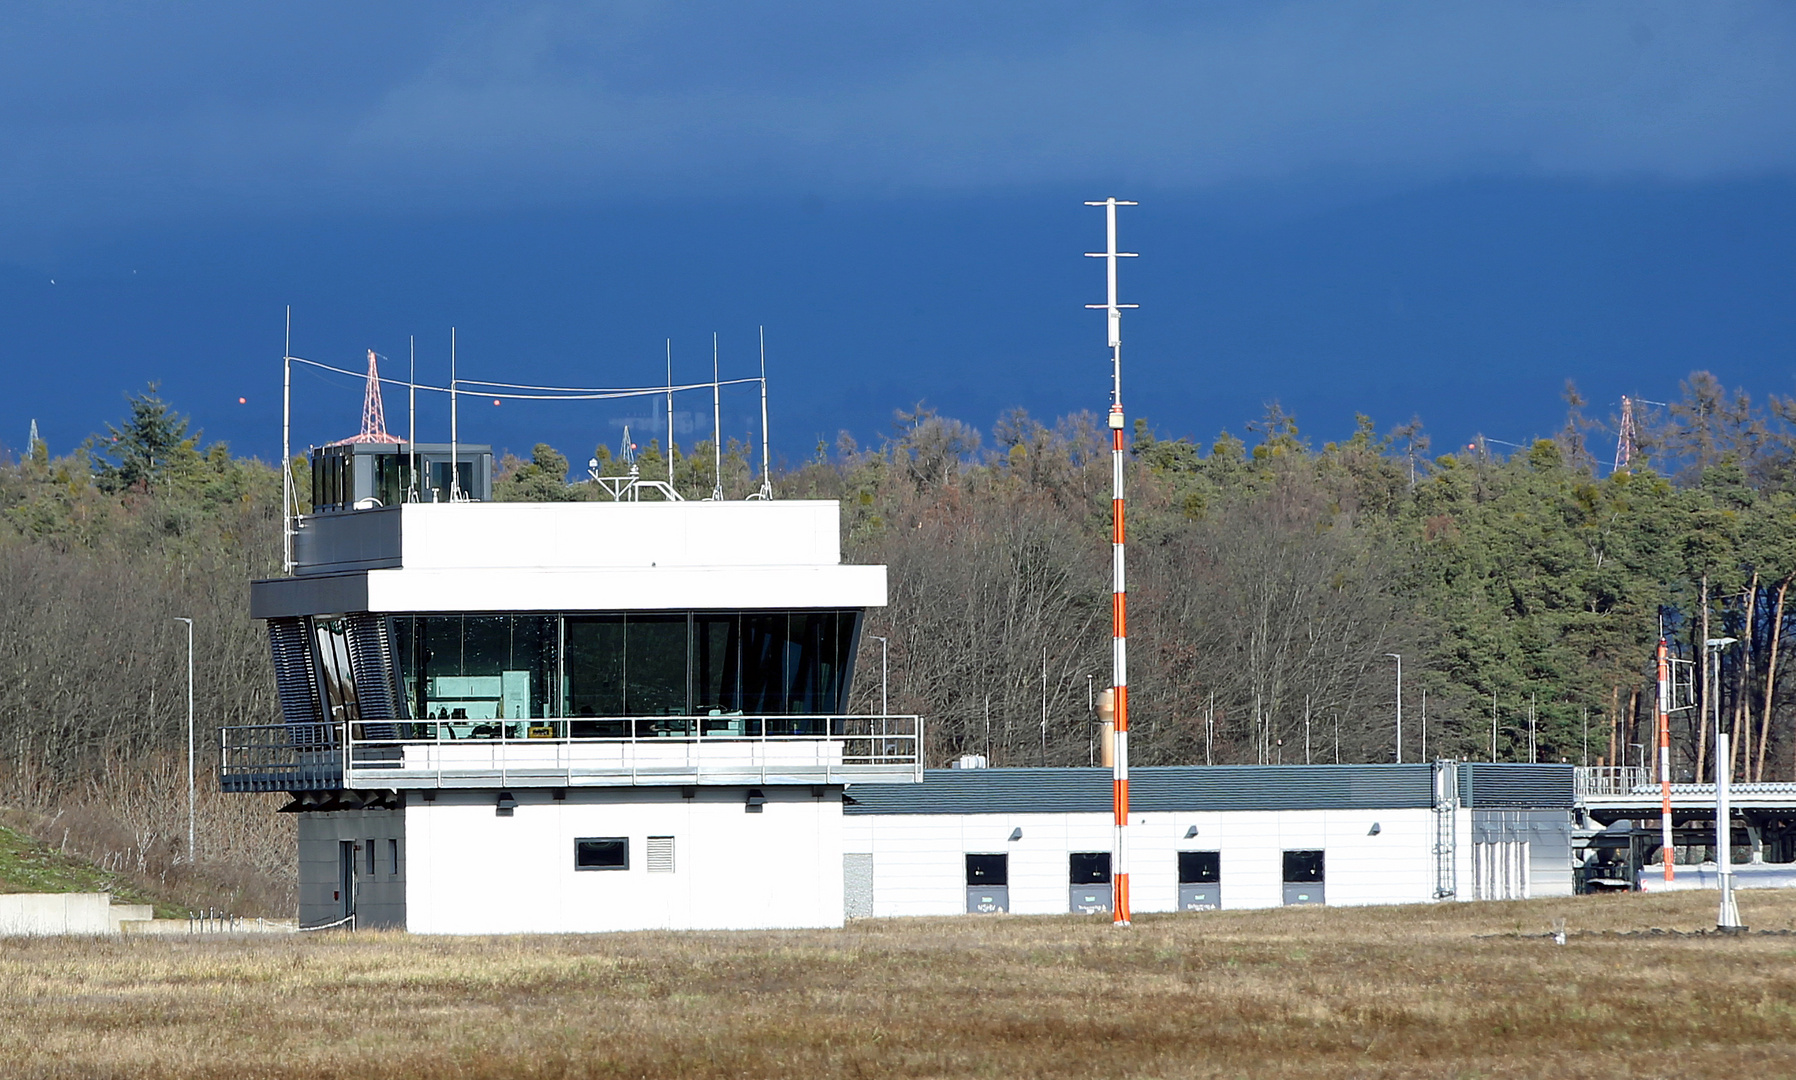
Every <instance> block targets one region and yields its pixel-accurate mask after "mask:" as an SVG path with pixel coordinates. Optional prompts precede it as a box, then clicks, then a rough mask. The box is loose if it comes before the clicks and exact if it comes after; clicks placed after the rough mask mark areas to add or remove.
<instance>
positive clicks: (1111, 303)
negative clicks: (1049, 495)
mask: <svg viewBox="0 0 1796 1080" xmlns="http://www.w3.org/2000/svg"><path fill="white" fill-rule="evenodd" d="M1085 205H1086V206H1101V207H1103V208H1104V238H1105V241H1106V242H1105V245H1104V250H1103V251H1088V252H1086V253H1085V257H1086V258H1088V259H1103V260H1104V265H1105V270H1106V272H1107V274H1106V276H1107V277H1108V280H1109V299H1108V302H1107V303H1103V304H1086V305H1085V306H1086V307H1088V308H1103V309H1104V311H1105V312H1106V313H1107V314H1108V316H1109V324H1110V333H1109V342H1110V488H1111V502H1110V507H1111V509H1110V513H1111V518H1110V530H1111V535H1110V549H1111V591H1112V595H1111V600H1110V625H1111V642H1110V668H1111V685H1112V687H1113V688H1114V689H1115V691H1116V694H1115V706H1116V751H1115V756H1114V757H1113V758H1112V761H1111V790H1112V796H1111V798H1112V803H1113V808H1114V811H1115V815H1116V825H1115V830H1114V831H1115V836H1114V839H1113V840H1112V852H1111V856H1110V881H1111V892H1112V894H1113V895H1112V897H1111V901H1112V902H1111V912H1112V914H1111V921H1112V922H1113V923H1114V924H1115V925H1117V926H1127V925H1129V835H1128V826H1129V633H1128V628H1129V620H1128V592H1127V590H1126V589H1125V588H1124V586H1123V427H1124V421H1123V407H1122V309H1123V308H1132V307H1139V306H1140V305H1138V304H1119V303H1117V302H1116V260H1118V259H1133V258H1135V257H1136V256H1135V254H1134V253H1133V252H1127V251H1118V250H1116V208H1117V207H1119V206H1135V205H1136V204H1135V203H1132V202H1126V201H1124V200H1121V199H1105V200H1103V201H1102V202H1087V203H1086V204H1085Z"/></svg>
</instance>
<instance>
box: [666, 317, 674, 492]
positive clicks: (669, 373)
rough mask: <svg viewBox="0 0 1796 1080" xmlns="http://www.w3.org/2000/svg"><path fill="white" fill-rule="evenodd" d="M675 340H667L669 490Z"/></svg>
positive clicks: (669, 479)
mask: <svg viewBox="0 0 1796 1080" xmlns="http://www.w3.org/2000/svg"><path fill="white" fill-rule="evenodd" d="M673 420H674V410H673V338H668V339H667V490H669V491H672V490H673V489H674V472H673V465H674V462H673V459H674V430H673Z"/></svg>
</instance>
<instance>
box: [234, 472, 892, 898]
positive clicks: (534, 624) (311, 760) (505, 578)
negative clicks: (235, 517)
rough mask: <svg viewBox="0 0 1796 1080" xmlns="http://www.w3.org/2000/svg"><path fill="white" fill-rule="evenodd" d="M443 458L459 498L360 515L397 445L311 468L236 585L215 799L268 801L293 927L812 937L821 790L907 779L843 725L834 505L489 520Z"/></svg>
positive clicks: (888, 733)
mask: <svg viewBox="0 0 1796 1080" xmlns="http://www.w3.org/2000/svg"><path fill="white" fill-rule="evenodd" d="M456 453H457V455H458V456H466V457H469V458H471V459H473V460H472V461H471V462H461V463H460V465H461V471H460V476H461V480H460V484H461V487H462V489H463V491H465V492H467V493H469V494H471V495H472V496H473V497H474V501H450V502H437V501H431V502H401V503H400V504H399V505H394V506H382V505H380V503H382V502H384V501H385V500H384V499H382V498H381V495H382V494H383V493H384V494H386V495H388V497H389V498H390V497H391V493H392V492H394V491H403V490H405V489H406V488H407V478H406V476H405V475H404V474H405V471H406V469H407V468H408V466H409V455H408V453H407V450H406V448H405V447H404V446H403V445H400V446H393V445H376V446H354V447H350V448H344V447H330V448H324V449H323V450H320V451H315V452H314V463H315V470H314V474H315V476H319V477H323V478H324V479H322V480H320V481H318V483H319V484H322V485H324V486H322V487H320V488H319V489H318V490H316V491H315V492H314V504H315V505H317V506H320V507H323V508H325V509H323V510H322V512H319V513H315V514H312V515H309V516H307V517H304V518H301V519H300V521H299V532H298V536H297V540H296V546H295V551H296V563H297V565H296V567H295V573H294V574H293V575H292V576H290V577H285V578H278V579H274V580H270V581H259V582H256V583H255V584H254V586H253V588H252V593H251V606H252V612H253V614H254V615H255V616H256V617H257V618H261V619H265V620H267V622H268V630H269V638H270V642H271V647H272V650H273V655H274V662H275V668H276V677H277V682H278V686H279V691H280V700H281V706H282V713H283V722H282V723H280V724H274V725H266V726H259V727H234V728H227V729H225V731H224V733H223V763H222V766H221V783H222V784H223V786H224V787H225V788H226V790H237V791H287V792H290V793H292V794H293V796H294V798H293V802H292V803H291V804H290V806H289V807H288V809H289V810H291V811H292V812H295V813H297V814H298V815H299V849H300V850H299V860H300V919H301V922H302V924H303V925H308V926H310V925H320V924H327V923H332V922H337V921H340V920H347V919H349V918H350V917H352V916H353V917H354V921H355V923H356V925H360V926H394V927H405V928H408V929H410V930H413V931H417V932H424V933H490V932H524V931H541V932H565V931H591V930H621V929H636V928H644V927H669V928H684V927H694V928H697V927H715V928H753V927H818V926H839V925H841V923H842V919H843V908H842V895H843V890H842V865H843V861H842V822H843V818H842V804H843V800H842V792H843V788H844V786H845V785H847V784H849V783H854V784H857V785H861V786H863V787H865V786H873V785H880V784H910V783H914V782H916V781H917V780H918V779H920V777H921V771H920V764H919V763H920V760H921V759H920V756H919V735H918V730H919V729H918V723H917V719H916V718H915V717H909V716H906V717H886V716H849V715H846V714H845V706H846V702H847V698H848V689H849V685H850V680H851V678H852V672H853V666H854V657H855V653H856V649H857V647H858V639H859V634H860V624H861V617H862V613H863V611H864V610H865V609H866V608H867V607H870V606H874V605H881V604H884V603H885V598H886V580H885V568H884V567H880V566H847V565H843V564H842V562H841V557H840V549H839V541H838V537H839V534H840V529H839V523H838V509H837V506H836V504H835V503H833V502H814V501H789V502H779V501H767V500H757V501H745V502H685V501H668V502H614V503H490V502H483V501H478V500H479V499H480V497H481V496H483V495H484V490H483V484H482V478H483V477H485V476H487V475H490V467H489V466H488V465H487V463H486V462H485V460H484V458H485V457H487V456H488V455H486V453H485V448H479V447H476V448H465V447H463V448H458V449H457V451H456ZM332 455H334V457H333V456H332ZM362 458H374V459H375V460H374V461H373V462H365V461H362V460H361V459H362ZM439 464H441V465H442V466H443V469H442V470H441V471H443V472H444V475H445V476H447V475H448V474H447V468H448V467H449V466H450V465H451V464H452V463H451V462H450V461H448V460H445V461H443V462H440V463H439ZM366 483H373V484H374V485H375V487H374V488H373V489H372V490H373V491H374V492H375V494H373V495H371V496H364V495H363V493H362V489H361V488H358V487H357V485H358V484H366ZM331 485H334V486H331ZM438 486H439V487H440V486H441V485H438ZM358 506H359V507H364V508H362V509H352V508H353V507H358Z"/></svg>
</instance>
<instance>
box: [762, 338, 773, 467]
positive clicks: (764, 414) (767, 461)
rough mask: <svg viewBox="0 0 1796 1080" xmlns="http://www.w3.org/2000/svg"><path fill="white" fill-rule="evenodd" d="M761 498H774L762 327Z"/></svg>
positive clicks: (765, 360) (765, 347) (765, 357)
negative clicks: (768, 438) (769, 455)
mask: <svg viewBox="0 0 1796 1080" xmlns="http://www.w3.org/2000/svg"><path fill="white" fill-rule="evenodd" d="M761 498H763V499H771V498H773V465H772V459H771V458H769V457H768V454H767V328H766V327H765V326H763V327H761Z"/></svg>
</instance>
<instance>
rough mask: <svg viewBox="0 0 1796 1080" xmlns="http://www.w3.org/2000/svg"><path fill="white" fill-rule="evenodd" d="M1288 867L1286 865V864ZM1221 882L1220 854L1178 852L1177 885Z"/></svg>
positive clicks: (1212, 852) (1210, 852) (1217, 852)
mask: <svg viewBox="0 0 1796 1080" xmlns="http://www.w3.org/2000/svg"><path fill="white" fill-rule="evenodd" d="M1287 865H1288V864H1287ZM1221 880H1222V852H1220V851H1181V852H1179V884H1180V885H1207V884H1210V883H1212V882H1217V881H1221Z"/></svg>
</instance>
